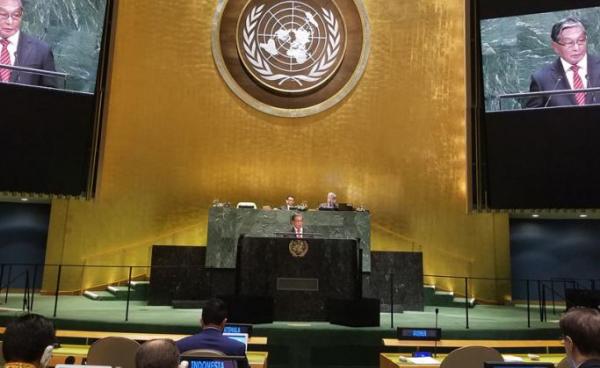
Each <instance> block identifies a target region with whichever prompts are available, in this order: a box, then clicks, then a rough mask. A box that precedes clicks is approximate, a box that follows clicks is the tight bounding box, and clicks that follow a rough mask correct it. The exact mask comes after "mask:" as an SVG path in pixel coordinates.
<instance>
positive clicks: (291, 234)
mask: <svg viewBox="0 0 600 368" xmlns="http://www.w3.org/2000/svg"><path fill="white" fill-rule="evenodd" d="M289 232H290V238H294V237H295V234H296V229H295V228H294V227H293V226H292V227H290V230H289ZM302 234H303V235H304V234H310V230H309V229H308V228H307V227H306V226H302ZM307 236H310V235H307Z"/></svg>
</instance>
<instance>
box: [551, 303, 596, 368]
mask: <svg viewBox="0 0 600 368" xmlns="http://www.w3.org/2000/svg"><path fill="white" fill-rule="evenodd" d="M559 326H560V331H561V333H562V335H563V341H564V343H565V352H566V353H567V359H568V360H569V363H570V364H569V366H572V367H578V368H600V311H598V310H597V309H591V308H581V307H574V308H571V309H570V310H569V311H568V312H567V313H565V315H564V316H563V317H562V318H561V319H560V322H559Z"/></svg>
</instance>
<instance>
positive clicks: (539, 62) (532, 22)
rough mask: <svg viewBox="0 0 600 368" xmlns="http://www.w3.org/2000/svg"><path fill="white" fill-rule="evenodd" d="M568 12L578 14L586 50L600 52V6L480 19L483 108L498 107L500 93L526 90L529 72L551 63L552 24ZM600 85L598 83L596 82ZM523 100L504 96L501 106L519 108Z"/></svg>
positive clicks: (567, 14)
mask: <svg viewBox="0 0 600 368" xmlns="http://www.w3.org/2000/svg"><path fill="white" fill-rule="evenodd" d="M567 16H576V17H578V18H580V19H581V20H582V21H583V23H584V24H585V26H586V29H587V32H588V53H590V54H596V55H597V54H598V52H600V8H587V9H580V10H576V11H560V12H554V13H543V14H537V15H524V16H515V17H507V18H497V19H485V20H481V51H482V54H483V55H482V62H483V84H484V93H485V109H486V111H487V112H490V111H499V109H500V104H499V100H498V96H499V95H503V94H509V93H519V92H529V84H530V81H531V74H532V73H533V72H534V71H535V70H537V69H539V68H541V67H542V66H543V65H545V64H548V63H552V62H554V60H556V58H557V55H556V54H555V53H554V50H552V47H551V38H550V31H551V29H552V25H554V23H556V22H558V21H559V20H561V19H563V18H566V17H567ZM595 87H600V86H595ZM525 102H526V101H524V100H523V101H518V100H517V99H506V100H504V101H503V102H502V110H514V109H521V108H522V107H521V104H523V106H524V104H525Z"/></svg>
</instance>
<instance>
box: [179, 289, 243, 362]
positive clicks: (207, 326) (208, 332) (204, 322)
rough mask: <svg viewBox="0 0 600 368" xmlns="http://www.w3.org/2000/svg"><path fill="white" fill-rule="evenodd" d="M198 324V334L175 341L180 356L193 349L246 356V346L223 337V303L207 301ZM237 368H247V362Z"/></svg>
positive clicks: (224, 310)
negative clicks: (200, 329) (200, 327)
mask: <svg viewBox="0 0 600 368" xmlns="http://www.w3.org/2000/svg"><path fill="white" fill-rule="evenodd" d="M200 323H201V326H202V331H200V333H198V334H196V335H192V336H188V337H185V338H183V339H181V340H179V341H177V348H178V349H179V351H180V352H181V354H182V355H185V352H186V351H189V350H194V349H211V350H217V351H220V352H222V353H224V354H225V355H228V356H245V355H246V346H245V345H244V344H243V343H241V342H239V341H236V340H233V339H230V338H228V337H226V336H223V329H224V328H225V323H227V306H226V305H225V302H224V301H222V300H221V299H217V298H213V299H210V300H208V301H207V302H206V305H205V306H204V308H202V318H201V319H200ZM238 367H239V368H246V367H248V360H244V361H242V362H239V363H238Z"/></svg>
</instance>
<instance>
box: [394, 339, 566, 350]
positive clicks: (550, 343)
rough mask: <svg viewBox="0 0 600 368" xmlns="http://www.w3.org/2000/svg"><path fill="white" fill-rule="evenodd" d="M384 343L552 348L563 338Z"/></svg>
mask: <svg viewBox="0 0 600 368" xmlns="http://www.w3.org/2000/svg"><path fill="white" fill-rule="evenodd" d="M383 345H384V346H389V347H416V348H422V347H423V348H424V347H438V348H460V347H463V346H473V345H474V346H485V347H488V348H546V353H549V349H550V348H556V347H563V346H564V344H563V342H562V341H561V340H440V341H416V340H398V339H383Z"/></svg>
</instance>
